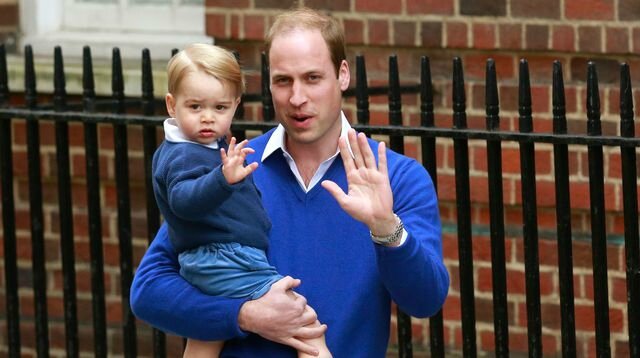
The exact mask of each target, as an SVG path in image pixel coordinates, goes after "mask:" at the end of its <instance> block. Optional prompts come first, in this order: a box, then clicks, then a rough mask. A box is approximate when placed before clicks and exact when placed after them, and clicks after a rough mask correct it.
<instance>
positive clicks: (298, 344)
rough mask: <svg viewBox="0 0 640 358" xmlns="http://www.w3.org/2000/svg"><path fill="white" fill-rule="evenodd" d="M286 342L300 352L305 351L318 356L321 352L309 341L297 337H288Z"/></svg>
mask: <svg viewBox="0 0 640 358" xmlns="http://www.w3.org/2000/svg"><path fill="white" fill-rule="evenodd" d="M284 344H286V345H288V346H289V347H293V348H294V349H295V350H297V351H298V353H305V354H309V355H312V356H317V355H318V354H319V351H318V348H316V347H314V346H312V345H310V344H308V343H305V342H303V341H301V340H299V339H297V338H295V337H291V338H288V339H286V340H285V341H284Z"/></svg>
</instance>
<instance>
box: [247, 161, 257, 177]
mask: <svg viewBox="0 0 640 358" xmlns="http://www.w3.org/2000/svg"><path fill="white" fill-rule="evenodd" d="M256 169H258V163H257V162H253V163H251V164H249V165H247V166H246V167H244V170H245V172H246V175H249V174H251V173H253V172H254V171H255V170H256Z"/></svg>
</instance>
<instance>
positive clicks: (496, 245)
mask: <svg viewBox="0 0 640 358" xmlns="http://www.w3.org/2000/svg"><path fill="white" fill-rule="evenodd" d="M54 69H55V70H54V93H53V103H43V104H41V103H38V100H39V94H38V92H37V90H36V75H35V70H34V64H33V55H32V51H31V48H30V47H29V46H27V47H25V91H24V103H25V104H24V106H20V107H16V106H14V105H11V104H10V103H9V102H10V101H9V98H10V90H9V88H8V85H7V83H8V71H7V62H6V54H5V49H4V47H3V46H2V47H0V107H1V108H0V174H1V189H2V223H3V243H4V258H3V259H4V290H5V301H6V315H5V317H4V319H5V320H6V333H7V339H6V345H7V346H6V348H5V349H6V351H7V353H8V356H10V357H19V356H21V354H22V353H23V352H22V349H23V343H24V340H23V339H22V337H21V334H23V333H24V332H25V331H26V330H27V328H25V327H23V323H24V322H23V321H21V314H20V312H21V308H20V304H21V301H20V297H21V292H20V290H19V285H18V262H17V259H16V257H17V254H16V252H17V235H16V231H17V229H16V205H15V201H14V198H15V195H16V193H15V192H14V188H15V183H16V180H17V178H16V176H15V175H14V165H15V163H14V159H15V157H14V147H13V145H12V143H13V139H12V124H13V123H15V122H16V121H24V122H25V126H26V140H27V143H26V146H27V162H28V163H27V165H28V193H29V195H28V196H29V213H30V214H29V215H30V225H31V226H30V239H31V250H32V252H31V259H32V261H31V264H32V268H31V270H32V282H31V287H32V289H33V304H34V310H33V312H34V313H33V315H34V317H33V325H34V327H33V329H34V331H35V335H34V337H35V351H36V354H37V356H39V357H46V356H49V355H50V353H51V352H50V351H51V345H52V342H51V341H50V337H51V332H50V329H49V323H50V321H49V317H48V311H47V309H48V304H47V302H48V291H47V287H48V283H47V280H48V278H47V272H46V267H45V261H46V254H47V252H46V250H48V249H49V248H47V247H46V245H45V240H44V218H43V183H42V181H41V177H42V175H41V166H42V158H41V155H42V153H41V143H40V142H41V140H40V132H39V130H40V125H41V124H42V123H45V122H53V124H54V126H55V148H56V150H55V152H56V153H55V156H56V163H57V168H56V170H55V172H56V175H57V180H56V181H57V189H56V190H57V196H58V213H59V216H58V220H59V223H58V225H59V236H60V237H59V245H60V247H59V250H60V253H61V266H62V281H63V285H62V286H63V296H64V297H63V302H64V339H65V344H64V345H65V347H64V351H65V352H66V353H65V355H66V356H69V357H77V356H79V355H80V350H81V348H80V343H79V336H80V332H79V325H80V324H81V323H80V319H79V318H78V317H79V315H78V310H79V308H78V287H76V282H77V280H78V276H77V272H76V270H75V266H76V263H77V262H76V254H75V253H74V242H75V241H74V240H75V237H74V215H73V212H74V202H73V199H72V183H71V177H70V162H71V159H70V152H69V149H70V147H71V144H70V139H69V124H70V123H73V122H78V123H81V124H82V126H83V135H84V147H83V149H84V153H85V154H84V158H85V163H84V165H85V172H86V173H85V175H86V184H85V186H86V196H87V204H86V208H85V210H86V212H87V218H88V219H87V220H88V230H87V231H88V241H89V252H90V279H91V307H90V309H91V324H92V334H91V336H92V340H93V346H92V347H91V349H92V351H93V354H94V355H95V356H97V357H106V356H108V355H110V354H111V353H112V352H113V350H114V348H113V347H110V346H109V345H108V342H109V341H108V329H109V326H110V325H112V323H109V322H108V320H107V302H106V301H105V290H106V288H105V282H104V277H105V271H104V268H105V257H104V253H103V247H104V244H105V243H104V242H103V229H104V228H103V220H102V219H103V213H102V203H101V200H102V198H101V196H100V187H101V180H102V176H101V172H100V171H101V167H100V153H99V148H100V146H99V141H100V140H101V138H100V136H99V132H98V126H99V125H110V126H111V127H112V128H113V138H112V140H113V143H114V148H113V151H114V161H115V186H116V191H117V193H116V197H117V238H118V245H117V246H118V250H119V251H118V260H119V261H118V264H119V267H118V270H119V272H118V274H119V293H120V301H121V305H122V306H121V307H122V317H121V321H120V323H119V325H120V329H121V336H122V337H123V338H122V341H121V345H122V347H121V348H118V349H117V351H118V352H121V354H122V355H124V356H126V357H135V356H137V355H138V354H139V347H138V343H137V342H138V341H137V335H138V333H139V332H138V331H139V330H138V329H137V327H136V321H135V319H134V317H133V314H132V312H131V310H130V308H129V302H128V299H129V288H130V285H131V281H132V278H133V269H134V266H135V262H134V253H133V241H132V237H133V235H132V230H133V227H132V217H131V210H132V209H131V207H132V198H131V188H130V173H129V162H130V158H129V152H130V151H129V148H128V143H129V141H128V128H131V127H140V128H141V129H142V151H143V162H144V188H145V193H144V198H145V201H146V232H147V235H148V240H149V241H151V240H152V239H153V236H154V234H155V232H156V231H157V229H158V227H159V226H160V214H159V211H158V209H157V207H156V206H155V201H154V196H153V192H152V187H151V184H150V180H151V174H150V173H151V158H152V155H153V152H154V150H155V148H156V146H157V145H158V142H157V135H156V129H157V128H158V127H159V126H160V125H161V122H162V119H163V118H164V117H161V116H158V115H156V112H157V110H156V102H157V101H156V100H155V99H154V97H153V81H152V75H151V59H150V54H149V51H147V50H144V51H143V53H142V74H143V81H142V96H141V97H140V98H136V99H133V100H131V99H127V98H125V94H124V85H123V83H124V82H123V75H122V66H121V62H120V54H119V51H118V49H114V51H113V61H112V71H113V73H112V79H113V81H112V89H113V91H112V97H111V99H109V100H107V101H104V100H98V99H97V98H96V93H95V89H94V82H93V65H92V59H91V52H90V49H89V48H85V49H84V55H83V94H82V98H81V101H80V102H78V103H68V102H69V101H70V96H68V95H67V93H66V90H65V73H64V66H63V57H62V52H61V50H60V48H56V49H55V52H54ZM430 71H431V70H430V63H429V59H428V58H427V57H423V58H422V60H421V76H420V83H419V84H417V85H410V86H400V81H399V71H398V63H397V59H396V57H395V56H391V57H390V58H389V86H388V87H376V88H369V87H368V86H367V74H366V68H365V59H364V58H363V57H362V56H358V57H357V58H356V86H355V89H353V90H349V91H347V93H346V95H347V96H353V97H355V104H356V108H357V111H356V113H357V123H355V124H354V127H355V128H356V129H358V130H361V131H364V132H365V133H367V134H370V135H373V134H377V135H386V136H388V138H389V142H390V147H391V149H393V150H395V151H397V152H400V153H403V152H404V148H405V141H404V139H405V138H407V137H416V138H420V157H421V158H422V162H423V165H424V166H425V168H426V169H427V170H428V172H429V173H430V175H431V176H432V178H433V179H434V180H433V181H434V184H435V185H436V188H438V181H437V178H438V163H437V158H438V156H437V155H436V154H437V145H436V140H437V139H441V140H442V139H445V140H450V141H452V142H453V160H454V163H455V167H454V169H455V193H456V196H455V208H456V230H457V245H458V261H459V262H458V263H459V286H460V287H459V289H460V306H461V307H460V309H461V317H460V324H461V327H462V328H461V332H462V342H461V347H454V348H452V347H449V343H447V342H445V329H444V324H443V312H442V311H440V312H439V313H437V314H436V315H435V316H433V317H432V318H430V320H429V340H428V341H429V350H430V352H429V353H430V355H431V356H433V357H443V356H444V355H445V352H446V351H447V350H449V349H461V351H462V353H463V355H464V356H465V357H473V356H476V355H477V354H478V347H477V345H478V344H477V342H476V339H477V334H478V333H477V331H476V326H477V318H476V315H477V312H476V310H475V308H476V303H475V284H474V257H473V236H474V234H473V231H472V218H471V199H470V197H471V183H470V168H469V157H470V154H469V141H472V140H481V141H484V142H485V143H486V153H487V155H486V160H487V183H488V188H489V202H488V204H489V205H488V206H489V213H490V251H491V281H492V308H493V327H494V328H493V329H494V332H493V333H494V338H493V341H494V353H495V355H496V356H498V357H507V356H509V354H510V342H509V341H510V329H509V325H510V322H511V321H510V317H509V303H508V289H507V274H506V271H507V270H506V262H507V259H506V253H505V243H506V240H507V235H506V234H505V219H504V217H505V213H504V193H503V168H502V155H503V149H502V144H503V143H507V142H513V143H517V145H518V151H519V156H520V178H521V183H522V193H521V201H522V223H523V227H522V240H523V244H524V256H525V257H524V267H525V275H524V276H525V280H526V281H525V286H526V322H527V340H528V341H527V342H528V348H527V349H528V352H529V356H531V357H540V356H542V355H543V344H542V342H543V337H542V319H541V317H542V314H541V302H540V271H539V269H540V264H539V261H540V257H539V255H540V253H539V252H538V247H539V233H538V217H537V209H538V204H537V197H538V196H537V195H538V194H537V192H536V172H535V165H536V144H540V143H547V144H552V145H553V168H554V173H555V183H554V185H555V193H556V194H555V195H556V198H555V199H556V200H555V202H556V210H555V213H556V223H557V231H556V234H557V250H558V252H557V257H558V263H557V265H558V280H559V282H560V285H559V286H560V287H559V288H560V311H561V312H560V314H561V336H562V344H561V347H562V348H561V350H562V356H563V357H575V356H576V355H577V352H578V350H577V347H576V322H575V321H576V316H575V314H576V313H575V307H574V301H575V296H574V290H573V285H572V284H566V283H567V282H569V283H571V282H572V281H573V277H574V274H573V263H572V235H573V234H572V229H571V227H572V226H571V215H570V213H571V210H572V206H571V200H570V195H569V192H570V186H571V182H570V175H569V164H568V163H569V150H568V148H569V145H578V146H584V147H586V148H587V151H588V159H589V171H588V176H589V195H590V198H591V201H590V214H591V216H590V217H591V232H592V234H591V235H592V260H593V261H592V270H593V286H594V307H593V309H594V314H595V325H594V327H595V338H596V339H595V349H596V355H597V356H598V357H609V356H611V343H610V322H609V314H608V313H609V301H608V297H609V296H608V292H609V287H608V276H607V275H608V272H607V232H606V222H605V198H604V192H605V190H604V172H603V170H604V163H603V148H604V147H614V148H619V149H620V153H621V157H622V161H621V163H622V164H621V170H622V175H621V176H622V182H623V185H622V197H623V212H624V245H625V264H626V292H627V311H626V312H627V317H626V320H627V325H628V348H629V352H630V355H631V356H632V357H640V254H639V237H638V232H639V228H638V204H637V198H638V194H637V167H636V160H637V158H636V150H637V148H638V147H640V138H636V137H635V132H634V130H635V123H634V114H633V113H634V111H633V101H632V89H631V80H630V73H629V67H628V66H627V65H626V64H622V65H621V67H620V73H621V81H620V119H621V120H620V134H621V135H620V136H604V135H602V130H601V122H600V100H599V90H598V79H597V73H596V66H595V64H594V63H589V65H588V73H587V101H586V104H587V117H588V118H587V134H586V135H576V134H569V133H567V119H566V113H565V97H564V95H565V94H564V84H563V75H562V67H561V65H560V63H559V62H555V63H554V64H553V85H552V97H553V132H552V133H535V132H533V111H532V104H531V86H530V83H529V71H528V64H527V61H526V60H522V61H521V62H520V67H519V107H518V114H519V118H518V124H519V125H518V127H519V131H517V132H511V131H503V130H500V106H499V97H498V82H497V79H496V68H495V63H494V62H493V61H492V60H488V61H487V68H486V82H485V89H486V92H485V108H486V128H485V129H470V128H468V127H467V115H466V98H465V95H466V91H465V84H464V75H463V65H462V61H461V59H460V58H455V59H454V60H453V74H452V78H453V86H452V94H451V95H452V97H451V98H452V107H453V110H452V118H453V127H452V128H438V127H435V120H434V101H433V90H432V79H431V72H430ZM268 81H269V79H268V70H267V67H266V61H265V58H264V56H263V66H262V93H260V94H250V95H246V96H244V98H243V102H242V103H243V105H244V104H245V103H249V102H260V103H261V104H262V117H263V119H262V121H247V120H242V119H240V120H238V121H235V122H234V124H233V127H232V130H233V131H234V134H236V136H237V137H240V138H244V137H245V136H247V134H246V133H247V132H248V131H260V132H264V131H266V130H268V129H270V128H271V127H273V126H274V125H275V122H274V121H273V119H274V111H273V107H272V104H271V97H270V93H269V83H268ZM385 93H386V94H387V95H388V103H389V104H388V113H389V125H382V126H381V125H370V124H369V115H370V114H369V97H370V96H371V95H379V94H385ZM405 93H415V94H419V98H420V126H403V125H402V118H403V115H402V103H401V94H405ZM105 103H106V104H105ZM243 105H241V107H240V108H239V110H238V113H237V114H238V117H240V118H242V116H243V114H244V107H243ZM98 106H100V107H102V108H109V110H108V111H104V112H97V108H98ZM134 112H135V113H134ZM397 326H398V345H397V350H398V356H400V357H411V356H413V355H414V352H413V350H414V346H413V345H412V323H411V317H408V316H407V315H405V314H403V313H402V312H398V313H397ZM26 327H30V326H26ZM152 336H153V344H152V345H153V347H152V351H153V355H154V356H155V357H164V356H166V355H167V344H168V343H167V339H166V337H165V336H164V334H163V333H162V332H159V331H153V334H152Z"/></svg>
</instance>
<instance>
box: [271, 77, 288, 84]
mask: <svg viewBox="0 0 640 358" xmlns="http://www.w3.org/2000/svg"><path fill="white" fill-rule="evenodd" d="M273 82H274V83H276V84H278V85H285V84H287V83H289V79H288V78H284V77H280V78H276V79H275V80H274V81H273Z"/></svg>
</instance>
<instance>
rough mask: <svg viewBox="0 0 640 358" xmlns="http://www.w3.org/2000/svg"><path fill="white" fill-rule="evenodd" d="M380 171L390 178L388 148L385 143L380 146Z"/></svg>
mask: <svg viewBox="0 0 640 358" xmlns="http://www.w3.org/2000/svg"><path fill="white" fill-rule="evenodd" d="M378 170H379V171H380V173H382V174H384V176H388V175H389V174H388V172H387V146H386V145H385V144H384V142H380V143H379V144H378Z"/></svg>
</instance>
